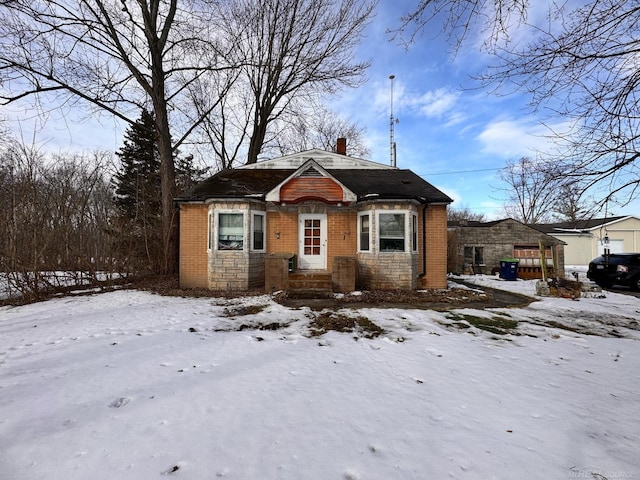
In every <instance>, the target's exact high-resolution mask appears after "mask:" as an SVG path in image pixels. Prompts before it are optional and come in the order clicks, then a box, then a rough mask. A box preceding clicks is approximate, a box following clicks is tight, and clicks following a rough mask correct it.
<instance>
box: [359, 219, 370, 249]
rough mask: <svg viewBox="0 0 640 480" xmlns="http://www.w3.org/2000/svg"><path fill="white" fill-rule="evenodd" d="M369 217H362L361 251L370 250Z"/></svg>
mask: <svg viewBox="0 0 640 480" xmlns="http://www.w3.org/2000/svg"><path fill="white" fill-rule="evenodd" d="M369 228H370V227H369V215H360V250H369Z"/></svg>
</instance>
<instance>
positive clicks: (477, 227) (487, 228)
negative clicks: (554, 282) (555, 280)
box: [448, 218, 564, 279]
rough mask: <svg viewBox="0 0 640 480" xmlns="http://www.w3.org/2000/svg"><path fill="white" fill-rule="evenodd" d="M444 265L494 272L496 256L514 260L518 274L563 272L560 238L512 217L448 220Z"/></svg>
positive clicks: (452, 268)
mask: <svg viewBox="0 0 640 480" xmlns="http://www.w3.org/2000/svg"><path fill="white" fill-rule="evenodd" d="M448 230H449V253H448V257H449V258H448V269H449V271H452V272H456V273H467V274H469V273H471V274H473V273H494V272H496V271H499V269H500V260H502V259H510V260H517V261H518V277H519V278H524V279H531V278H542V267H543V266H544V265H546V269H547V274H548V275H549V276H553V275H561V276H563V275H564V248H563V247H564V242H563V241H562V240H558V239H557V238H554V237H552V236H550V235H547V234H546V233H544V232H541V231H539V230H537V229H535V228H533V227H532V226H530V225H525V224H524V223H521V222H518V221H517V220H514V219H512V218H506V219H502V220H495V221H492V222H476V221H455V222H453V221H452V222H449V224H448Z"/></svg>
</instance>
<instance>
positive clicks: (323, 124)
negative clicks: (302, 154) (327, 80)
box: [267, 103, 371, 158]
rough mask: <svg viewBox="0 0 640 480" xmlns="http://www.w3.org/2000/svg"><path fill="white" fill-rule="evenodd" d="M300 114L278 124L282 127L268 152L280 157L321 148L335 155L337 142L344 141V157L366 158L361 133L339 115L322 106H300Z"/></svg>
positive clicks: (288, 117) (367, 149)
mask: <svg viewBox="0 0 640 480" xmlns="http://www.w3.org/2000/svg"><path fill="white" fill-rule="evenodd" d="M296 110H297V111H298V112H299V113H294V114H289V115H287V116H285V117H284V118H282V119H280V121H278V122H277V124H278V126H281V129H280V130H279V135H278V136H277V138H276V140H275V142H274V143H275V145H274V144H270V145H267V148H268V150H267V151H275V153H277V154H279V155H286V154H289V153H292V152H298V151H302V150H310V149H312V148H320V149H323V150H326V151H328V152H335V151H336V148H337V145H336V142H337V139H338V138H341V137H343V138H346V139H347V154H348V155H350V156H354V157H360V158H366V157H367V156H368V155H369V154H370V153H371V152H370V150H369V148H368V147H367V146H366V144H365V139H364V129H363V128H362V127H359V126H358V125H356V124H355V123H353V122H349V121H348V120H347V119H346V118H344V117H342V116H340V115H338V114H337V113H336V112H334V111H332V110H330V109H329V108H328V107H326V106H324V105H322V104H321V103H319V104H315V105H312V106H307V107H306V108H305V106H302V105H301V106H299V108H296Z"/></svg>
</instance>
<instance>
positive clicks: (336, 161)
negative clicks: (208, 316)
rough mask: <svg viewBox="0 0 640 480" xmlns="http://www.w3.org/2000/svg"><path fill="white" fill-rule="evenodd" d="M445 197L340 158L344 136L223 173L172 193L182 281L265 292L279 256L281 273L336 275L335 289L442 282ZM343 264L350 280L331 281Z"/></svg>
mask: <svg viewBox="0 0 640 480" xmlns="http://www.w3.org/2000/svg"><path fill="white" fill-rule="evenodd" d="M451 201H452V200H451V199H450V198H449V197H448V196H447V195H445V194H444V193H442V192H441V191H440V190H438V189H436V188H435V187H433V186H432V185H431V184H429V183H428V182H426V181H425V180H423V179H422V178H420V177H419V176H418V175H416V174H415V173H413V172H412V171H410V170H403V169H398V168H396V167H391V166H387V165H384V164H380V163H375V162H371V161H368V160H363V159H358V158H353V157H349V156H347V155H346V140H344V139H340V140H339V141H338V149H337V152H336V153H332V152H326V151H323V150H318V149H314V150H308V151H304V152H300V153H298V154H294V155H289V156H284V157H280V158H275V159H272V160H267V161H264V162H258V163H256V164H250V165H244V166H242V167H238V168H234V169H227V170H223V171H221V172H219V173H217V174H216V175H214V176H212V177H211V178H209V179H207V180H205V181H203V182H202V183H200V184H198V185H197V186H195V187H194V188H193V189H191V190H189V191H187V192H185V193H184V194H183V195H181V196H180V197H179V198H177V199H176V202H177V204H178V206H179V211H180V259H179V262H180V285H181V286H182V287H183V288H195V287H201V288H209V289H214V290H217V289H221V290H246V289H251V288H265V289H267V290H269V291H270V290H272V289H273V288H274V287H281V286H282V283H278V282H281V281H282V279H280V280H277V279H276V280H274V275H275V276H276V278H277V276H278V275H282V272H281V271H280V270H281V269H282V267H281V265H282V261H285V262H286V267H285V268H286V270H291V271H292V272H285V275H293V274H295V273H300V272H302V273H305V272H324V273H325V274H327V275H333V284H332V285H333V289H334V290H343V291H344V290H345V289H347V290H348V289H353V288H354V286H353V285H354V284H355V283H357V285H358V287H360V288H368V289H415V288H445V287H446V285H447V279H446V274H447V271H446V253H447V220H446V218H447V214H446V208H447V205H448V204H449V203H451ZM282 259H284V260H282ZM344 268H346V269H347V270H349V269H351V270H352V271H351V272H350V273H349V272H347V273H348V274H349V275H350V277H351V278H353V279H357V280H354V282H355V283H354V282H352V284H351V285H349V282H347V285H346V286H345V285H344V284H340V282H336V275H338V274H339V273H340V270H341V269H342V270H344ZM278 269H280V270H279V271H275V270H278ZM284 282H285V283H284V285H285V286H286V279H285V280H284Z"/></svg>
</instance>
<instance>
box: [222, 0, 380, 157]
mask: <svg viewBox="0 0 640 480" xmlns="http://www.w3.org/2000/svg"><path fill="white" fill-rule="evenodd" d="M374 6H375V3H373V2H369V1H366V2H362V1H361V0H265V1H261V2H258V1H257V0H237V1H236V2H231V3H229V4H228V9H227V10H226V11H225V12H223V14H222V16H221V18H222V19H224V22H223V23H222V25H221V29H222V30H223V31H224V32H225V37H226V38H227V39H232V40H231V42H232V43H233V44H234V45H235V47H236V48H235V49H234V50H233V55H234V57H233V58H234V60H233V63H236V64H240V65H242V76H241V80H242V81H241V82H240V84H239V91H238V92H237V93H236V92H231V97H232V99H233V100H234V107H240V108H242V107H246V108H248V110H247V111H246V113H245V117H244V118H249V119H250V121H249V124H248V126H247V127H248V131H247V130H243V128H244V125H243V124H242V123H241V122H235V121H234V120H233V119H232V120H230V121H229V122H226V121H225V124H224V125H227V126H228V125H233V128H237V129H240V132H241V133H242V134H246V135H247V138H248V146H247V150H246V152H247V163H255V162H256V161H257V160H258V157H259V155H260V153H261V152H262V149H263V146H264V145H265V144H267V143H269V142H270V141H271V140H272V139H273V138H274V137H275V135H274V132H273V131H270V127H271V126H272V125H274V124H275V123H276V122H277V121H278V120H279V119H282V118H283V116H286V115H287V114H288V113H291V112H292V111H293V112H296V113H300V112H299V111H296V110H295V109H294V110H292V107H294V106H295V105H296V102H295V101H294V100H298V101H300V100H301V99H303V98H308V99H309V101H313V100H315V99H317V98H318V95H319V94H321V93H333V92H336V91H337V90H338V89H340V88H342V87H345V86H346V87H355V86H357V85H359V84H360V83H361V81H362V80H363V75H364V72H365V70H366V68H367V67H368V65H369V64H368V62H358V61H355V60H354V54H355V47H356V46H357V45H358V43H359V41H360V39H361V37H362V34H363V30H364V27H365V26H366V25H367V22H368V21H369V19H370V18H371V15H372V13H373V9H374ZM247 95H249V98H250V99H251V101H250V102H248V101H246V98H247ZM226 112H227V114H229V113H231V114H232V115H235V114H236V110H234V109H232V110H229V109H227V111H226ZM238 123H239V124H238ZM281 127H282V125H280V128H281ZM223 133H224V132H219V133H218V138H221V137H222V136H223ZM231 150H234V149H231Z"/></svg>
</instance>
